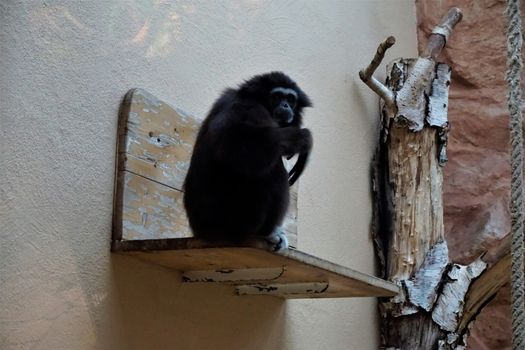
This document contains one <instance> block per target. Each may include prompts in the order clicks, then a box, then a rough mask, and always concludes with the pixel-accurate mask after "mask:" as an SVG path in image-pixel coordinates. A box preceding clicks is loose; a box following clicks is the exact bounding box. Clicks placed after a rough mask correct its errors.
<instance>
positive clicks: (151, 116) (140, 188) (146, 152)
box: [113, 89, 297, 247]
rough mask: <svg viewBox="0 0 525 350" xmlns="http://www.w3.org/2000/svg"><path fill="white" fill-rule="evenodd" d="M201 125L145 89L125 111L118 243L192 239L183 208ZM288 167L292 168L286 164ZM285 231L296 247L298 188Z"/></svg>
mask: <svg viewBox="0 0 525 350" xmlns="http://www.w3.org/2000/svg"><path fill="white" fill-rule="evenodd" d="M199 126H200V121H199V120H198V119H196V118H193V117H191V116H189V115H187V114H186V113H184V112H183V111H181V110H180V109H178V108H176V107H171V106H170V105H169V104H167V103H165V102H164V101H162V100H159V99H157V98H156V97H155V96H153V95H151V94H150V93H148V92H147V91H145V90H142V89H133V90H130V91H129V92H128V94H127V95H126V97H125V98H124V101H123V102H122V105H121V110H120V116H119V126H118V145H117V153H118V154H117V158H118V159H117V162H116V164H117V169H116V176H115V178H116V185H115V204H114V220H113V239H114V240H149V239H164V238H183V237H192V233H191V230H190V229H189V226H188V223H187V218H186V213H185V210H184V208H183V205H182V196H183V183H184V178H185V177H186V172H187V170H188V166H189V161H190V158H191V152H192V149H193V144H194V142H195V138H196V135H197V132H198V129H199ZM287 163H289V164H286V165H287V166H288V167H291V166H292V165H293V160H292V163H290V162H287ZM283 228H284V230H285V232H286V233H287V236H288V240H289V242H290V246H292V247H296V246H297V185H295V186H294V187H292V189H291V196H290V206H289V210H288V213H287V215H286V218H285V220H284V222H283Z"/></svg>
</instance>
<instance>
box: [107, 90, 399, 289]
mask: <svg viewBox="0 0 525 350" xmlns="http://www.w3.org/2000/svg"><path fill="white" fill-rule="evenodd" d="M198 128H199V122H198V120H197V119H195V118H192V117H191V116H188V115H187V114H185V113H184V112H182V111H181V110H179V109H177V108H174V107H171V106H169V105H168V104H166V103H165V102H163V101H160V100H158V99H157V98H156V97H154V96H153V95H151V94H149V93H147V92H146V91H144V90H141V89H133V90H131V91H129V92H128V94H127V95H126V97H125V98H124V101H123V102H122V106H121V109H120V116H119V124H118V145H117V161H116V167H117V169H116V176H115V202H114V209H113V238H112V251H114V252H116V253H120V254H128V255H132V256H136V257H138V258H140V259H143V260H146V261H150V262H153V263H155V264H159V265H162V266H165V267H168V268H172V269H175V270H178V271H182V273H183V274H182V276H183V281H185V282H188V283H190V282H191V283H199V282H200V283H207V282H220V283H227V284H231V285H232V286H234V288H235V291H236V293H237V294H239V295H273V296H279V297H283V298H336V297H378V296H393V295H395V294H396V293H397V292H398V287H397V286H396V285H395V284H392V283H390V282H386V281H383V280H381V279H379V278H376V277H374V276H370V275H366V274H363V273H360V272H358V271H355V270H352V269H349V268H346V267H343V266H340V265H337V264H333V263H331V262H329V261H326V260H323V259H319V258H317V257H315V256H311V255H309V254H306V253H304V252H301V251H299V250H296V249H289V250H287V251H285V252H282V253H281V252H280V253H274V252H270V251H268V250H265V249H262V247H265V243H264V242H262V241H256V240H254V241H252V242H248V243H246V244H244V245H239V246H233V245H231V244H228V243H210V242H203V241H201V240H197V239H194V238H192V234H191V231H190V229H189V227H188V223H187V218H186V214H185V211H184V207H183V205H182V196H183V188H182V184H183V181H184V177H185V176H186V171H187V169H188V163H189V159H190V155H191V150H192V147H193V142H194V140H195V136H196V133H197V131H198ZM296 186H297V183H296V185H294V187H292V189H291V199H290V206H289V208H288V213H287V215H286V218H285V221H284V230H285V231H286V234H287V236H288V240H289V242H290V244H291V246H292V247H296V246H297V239H298V236H297V187H296Z"/></svg>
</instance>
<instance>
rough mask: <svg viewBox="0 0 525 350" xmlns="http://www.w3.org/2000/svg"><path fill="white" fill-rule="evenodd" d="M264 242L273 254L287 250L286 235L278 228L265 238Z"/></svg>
mask: <svg viewBox="0 0 525 350" xmlns="http://www.w3.org/2000/svg"><path fill="white" fill-rule="evenodd" d="M265 240H266V242H267V243H268V245H269V248H270V250H272V251H274V252H281V251H283V250H285V249H288V238H286V233H284V230H283V229H282V228H280V227H278V228H276V229H275V231H273V233H272V234H271V235H269V236H268V237H265Z"/></svg>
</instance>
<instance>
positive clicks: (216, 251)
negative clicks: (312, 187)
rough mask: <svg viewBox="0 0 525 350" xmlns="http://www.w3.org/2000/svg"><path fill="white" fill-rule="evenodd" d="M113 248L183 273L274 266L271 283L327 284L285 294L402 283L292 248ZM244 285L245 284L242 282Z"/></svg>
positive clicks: (160, 243) (376, 289)
mask: <svg viewBox="0 0 525 350" xmlns="http://www.w3.org/2000/svg"><path fill="white" fill-rule="evenodd" d="M113 250H114V251H119V252H122V253H125V254H129V255H132V256H136V257H138V258H140V259H142V260H145V261H149V262H152V263H155V264H158V265H161V266H164V267H167V268H170V269H174V270H178V271H183V272H186V273H187V271H202V270H221V269H234V270H235V269H272V268H284V272H283V273H282V274H281V275H280V276H279V277H277V278H275V279H273V280H272V281H271V284H294V283H306V282H319V283H328V288H327V289H326V290H325V291H323V293H312V294H304V293H303V294H301V293H298V294H296V295H294V294H293V293H287V294H283V295H280V296H281V297H284V298H305V297H308V298H336V297H370V296H393V295H395V294H396V293H397V292H398V287H397V286H396V285H395V284H393V283H390V282H386V281H383V280H381V279H379V278H377V277H374V276H370V275H367V274H364V273H361V272H358V271H355V270H353V269H350V268H346V267H344V266H341V265H338V264H334V263H331V262H329V261H326V260H323V259H320V258H317V257H315V256H312V255H309V254H307V253H304V252H301V251H298V250H295V249H289V250H286V251H284V252H279V253H274V252H270V251H266V250H263V249H259V248H258V246H257V245H256V244H255V243H254V244H253V246H238V247H232V246H228V245H226V244H212V243H210V242H203V241H201V240H196V239H165V240H153V241H142V242H137V241H135V242H133V241H123V242H114V245H113ZM243 284H244V283H243Z"/></svg>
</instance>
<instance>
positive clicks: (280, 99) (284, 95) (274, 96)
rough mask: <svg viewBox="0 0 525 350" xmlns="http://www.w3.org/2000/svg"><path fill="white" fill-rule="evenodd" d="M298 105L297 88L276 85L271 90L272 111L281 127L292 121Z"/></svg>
mask: <svg viewBox="0 0 525 350" xmlns="http://www.w3.org/2000/svg"><path fill="white" fill-rule="evenodd" d="M296 106H297V92H295V90H293V89H289V88H284V87H276V88H273V89H272V91H270V113H271V114H272V117H273V118H274V119H275V120H276V121H277V122H278V123H279V125H280V126H281V127H284V126H288V125H290V124H291V123H292V121H293V119H294V112H295V107H296Z"/></svg>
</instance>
